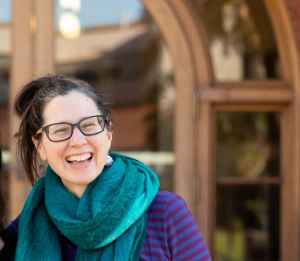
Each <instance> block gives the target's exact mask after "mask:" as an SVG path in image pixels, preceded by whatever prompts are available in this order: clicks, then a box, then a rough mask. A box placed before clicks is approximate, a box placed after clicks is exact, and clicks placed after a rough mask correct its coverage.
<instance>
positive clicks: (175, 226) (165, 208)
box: [6, 192, 211, 261]
mask: <svg viewBox="0 0 300 261" xmlns="http://www.w3.org/2000/svg"><path fill="white" fill-rule="evenodd" d="M18 223H19V218H17V219H15V220H14V221H12V223H11V225H10V226H9V227H8V228H7V230H6V231H7V233H9V234H15V235H17V233H18ZM60 241H61V247H62V260H63V261H75V257H76V250H77V247H76V245H75V244H73V243H72V242H71V241H70V240H68V239H67V238H66V237H64V236H63V235H60ZM169 260H173V261H180V260H188V261H193V260H195V261H211V258H210V254H209V251H208V249H207V246H206V244H205V242H204V240H203V238H202V235H201V233H200V232H199V229H198V226H197V223H196V221H195V219H194V217H193V215H192V214H191V212H190V211H189V209H188V207H187V205H186V203H185V201H184V200H183V199H182V198H181V197H179V196H178V195H176V194H173V193H170V192H158V193H157V195H156V197H155V199H154V200H153V202H152V204H151V205H150V207H149V210H148V226H147V232H146V238H145V239H144V242H143V245H142V249H141V255H140V261H169Z"/></svg>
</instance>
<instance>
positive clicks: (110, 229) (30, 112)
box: [0, 76, 210, 261]
mask: <svg viewBox="0 0 300 261" xmlns="http://www.w3.org/2000/svg"><path fill="white" fill-rule="evenodd" d="M14 106H15V110H16V112H17V114H18V116H20V117H21V124H20V129H19V132H18V141H19V146H20V149H21V156H22V161H23V165H24V169H25V171H26V174H27V177H28V179H29V180H30V182H31V183H32V184H33V185H34V184H35V185H34V187H33V189H32V192H31V194H30V195H29V198H28V200H27V201H26V204H25V206H24V209H23V211H22V213H21V215H20V218H17V219H16V220H15V221H13V222H12V224H11V225H10V226H9V227H8V228H7V230H6V231H7V233H9V234H10V235H15V236H16V235H17V236H18V245H17V250H16V260H22V261H26V260H28V261H29V260H30V261H31V260H55V261H56V260H75V259H76V260H89V261H90V260H210V256H209V253H208V250H207V247H206V245H205V242H204V241H203V238H202V236H201V234H200V232H199V230H198V227H197V225H196V222H195V220H194V218H193V216H192V215H191V213H190V211H189V210H188V208H187V207H186V204H185V202H184V201H183V200H182V199H181V198H180V197H179V196H177V195H175V194H172V193H169V192H158V188H159V181H158V178H157V176H156V175H155V174H154V173H153V172H152V171H151V170H150V169H149V168H148V167H146V166H145V165H144V164H142V163H141V162H139V161H137V160H134V159H131V158H128V157H125V156H121V155H118V154H110V156H108V154H109V151H110V147H111V141H112V130H113V121H112V116H111V114H110V113H109V112H108V111H107V110H106V109H105V108H104V105H103V102H102V97H101V95H99V94H98V93H97V92H96V91H95V90H94V89H93V88H92V87H91V86H90V85H88V84H87V83H85V82H83V81H81V80H78V79H76V78H71V77H65V76H48V77H43V78H39V79H37V80H35V81H32V82H30V83H28V84H27V85H26V86H25V87H24V88H23V90H22V91H21V92H20V94H19V95H18V97H17V99H16V102H15V105H14ZM39 158H40V160H41V161H47V162H48V168H47V171H46V175H45V176H43V177H42V178H39V175H38V173H37V168H36V162H37V161H38V160H39ZM5 247H6V244H5V246H4V248H5ZM0 259H1V256H0ZM1 260H2V259H1Z"/></svg>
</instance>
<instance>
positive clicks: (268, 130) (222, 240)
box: [214, 111, 281, 261]
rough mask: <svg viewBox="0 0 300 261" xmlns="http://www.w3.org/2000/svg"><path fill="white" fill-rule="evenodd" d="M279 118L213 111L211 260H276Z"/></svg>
mask: <svg viewBox="0 0 300 261" xmlns="http://www.w3.org/2000/svg"><path fill="white" fill-rule="evenodd" d="M279 119H280V115H279V113H278V112H232V111H218V112H217V133H216V136H217V143H216V144H217V146H216V179H215V180H216V214H215V215H216V220H215V222H216V223H215V228H214V260H218V261H225V260H226V261H239V260H241V261H242V260H243V261H250V260H280V258H279V256H280V251H279V249H280V245H279V244H280V243H279V238H280V234H279V229H280V214H279V213H280V185H281V181H280V179H279V177H280V122H279Z"/></svg>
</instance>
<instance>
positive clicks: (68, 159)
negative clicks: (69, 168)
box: [67, 153, 92, 161]
mask: <svg viewBox="0 0 300 261" xmlns="http://www.w3.org/2000/svg"><path fill="white" fill-rule="evenodd" d="M91 156H92V154H91V153H86V154H83V155H79V156H69V157H67V161H83V160H86V159H88V158H90V157H91Z"/></svg>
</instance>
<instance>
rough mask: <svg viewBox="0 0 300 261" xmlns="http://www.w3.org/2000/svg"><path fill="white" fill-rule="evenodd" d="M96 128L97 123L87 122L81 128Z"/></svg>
mask: <svg viewBox="0 0 300 261" xmlns="http://www.w3.org/2000/svg"><path fill="white" fill-rule="evenodd" d="M94 126H95V122H85V123H83V124H82V126H81V128H84V129H86V128H91V127H94Z"/></svg>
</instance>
